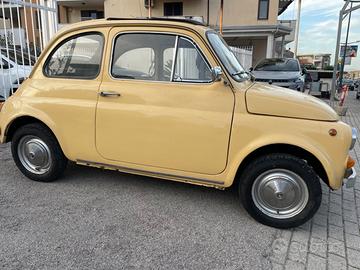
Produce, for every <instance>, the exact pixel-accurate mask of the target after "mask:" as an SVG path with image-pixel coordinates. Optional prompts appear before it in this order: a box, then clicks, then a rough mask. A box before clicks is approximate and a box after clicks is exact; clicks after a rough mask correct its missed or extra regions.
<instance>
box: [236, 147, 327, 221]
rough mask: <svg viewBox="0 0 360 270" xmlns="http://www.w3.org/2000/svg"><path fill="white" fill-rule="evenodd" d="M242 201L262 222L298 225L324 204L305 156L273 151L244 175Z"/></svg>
mask: <svg viewBox="0 0 360 270" xmlns="http://www.w3.org/2000/svg"><path fill="white" fill-rule="evenodd" d="M239 193H240V197H241V201H242V203H243V205H244V207H245V209H246V210H247V211H248V213H249V214H250V215H251V216H252V217H253V218H254V219H256V220H257V221H259V222H260V223H262V224H265V225H268V226H272V227H276V228H292V227H297V226H300V225H302V224H303V223H305V222H306V221H308V220H309V219H311V218H312V217H313V216H314V214H315V213H316V211H317V210H318V208H319V207H320V204H321V195H322V192H321V185H320V181H319V177H318V176H317V175H316V173H315V172H314V170H313V169H312V168H311V167H310V166H309V165H308V164H307V163H306V162H305V161H304V160H302V159H299V158H297V157H295V156H292V155H288V154H270V155H266V156H263V157H260V158H258V159H256V160H255V161H254V162H253V163H251V164H250V165H249V166H248V167H247V168H246V169H245V170H244V173H243V174H242V178H241V179H240V183H239Z"/></svg>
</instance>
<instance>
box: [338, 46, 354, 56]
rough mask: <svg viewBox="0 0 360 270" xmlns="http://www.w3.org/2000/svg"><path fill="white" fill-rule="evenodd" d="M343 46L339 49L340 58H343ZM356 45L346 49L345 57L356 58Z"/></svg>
mask: <svg viewBox="0 0 360 270" xmlns="http://www.w3.org/2000/svg"><path fill="white" fill-rule="evenodd" d="M344 50H345V46H344V45H342V46H341V49H340V56H341V57H343V56H344ZM357 52H358V45H350V46H347V47H346V57H357Z"/></svg>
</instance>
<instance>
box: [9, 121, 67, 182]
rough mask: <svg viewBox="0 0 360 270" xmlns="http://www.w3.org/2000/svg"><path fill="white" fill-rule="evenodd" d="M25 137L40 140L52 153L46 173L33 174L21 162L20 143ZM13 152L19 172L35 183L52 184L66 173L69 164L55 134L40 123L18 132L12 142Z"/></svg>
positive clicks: (21, 128) (29, 125)
mask: <svg viewBox="0 0 360 270" xmlns="http://www.w3.org/2000/svg"><path fill="white" fill-rule="evenodd" d="M25 136H34V137H36V138H39V139H40V140H41V141H42V142H43V143H45V144H46V146H47V147H48V149H49V152H50V156H49V158H48V160H49V164H50V165H49V166H48V167H47V169H46V170H47V171H46V172H44V173H40V172H39V173H33V172H32V171H31V170H29V169H27V168H26V167H25V166H24V165H23V163H22V161H21V160H20V157H19V152H18V148H19V143H20V141H21V140H22V138H25ZM11 152H12V156H13V158H14V161H15V163H16V165H17V167H18V168H19V170H20V171H21V172H22V173H23V174H24V175H25V176H26V177H28V178H30V179H32V180H34V181H40V182H51V181H54V180H56V179H58V178H59V177H60V176H61V175H62V174H63V173H64V171H65V169H66V166H67V162H68V160H67V158H66V157H65V155H64V153H63V151H62V150H61V147H60V145H59V143H58V141H57V139H56V138H55V136H54V135H53V133H52V132H51V131H50V130H49V129H48V128H47V127H46V126H45V125H43V124H40V123H33V124H28V125H25V126H22V127H20V128H19V129H18V130H16V132H15V134H14V136H13V137H12V141H11Z"/></svg>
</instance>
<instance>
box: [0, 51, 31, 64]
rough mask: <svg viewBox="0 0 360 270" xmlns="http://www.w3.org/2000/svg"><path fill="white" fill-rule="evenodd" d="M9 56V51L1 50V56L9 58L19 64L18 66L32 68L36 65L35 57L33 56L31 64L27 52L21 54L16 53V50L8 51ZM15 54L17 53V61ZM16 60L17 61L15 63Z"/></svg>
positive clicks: (19, 52)
mask: <svg viewBox="0 0 360 270" xmlns="http://www.w3.org/2000/svg"><path fill="white" fill-rule="evenodd" d="M8 52H9V54H7V51H6V50H5V49H2V50H1V54H2V55H4V56H7V57H8V58H9V59H10V60H11V61H13V62H15V63H17V64H18V65H22V66H30V63H31V65H32V66H33V65H35V57H33V56H31V58H30V59H31V62H29V61H30V60H29V55H28V54H27V53H26V52H23V53H21V51H14V50H9V51H8ZM15 52H16V59H15ZM23 55H24V63H23V61H22V60H23ZM15 60H16V61H15Z"/></svg>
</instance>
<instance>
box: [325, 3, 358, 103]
mask: <svg viewBox="0 0 360 270" xmlns="http://www.w3.org/2000/svg"><path fill="white" fill-rule="evenodd" d="M344 1H345V4H344V6H343V8H342V9H341V10H340V12H339V24H338V33H337V40H336V48H335V55H334V71H333V78H332V83H331V99H330V100H331V101H335V94H336V90H337V87H336V79H337V78H336V77H337V71H338V61H339V52H340V42H341V29H342V22H343V20H344V19H345V18H346V17H347V16H348V15H350V13H351V12H352V11H355V10H357V9H360V4H357V3H359V2H360V1H359V0H344ZM350 3H351V4H353V3H355V6H351V7H350V8H348V6H349V4H350ZM344 60H345V59H344Z"/></svg>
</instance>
